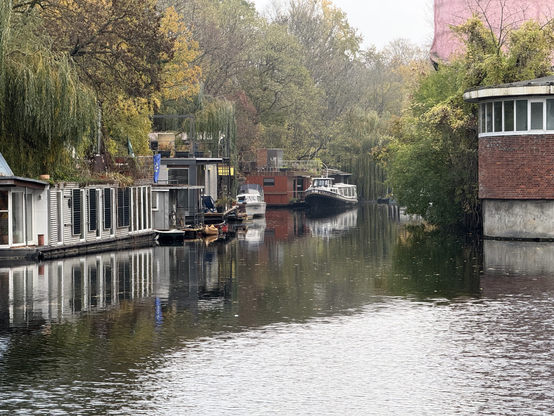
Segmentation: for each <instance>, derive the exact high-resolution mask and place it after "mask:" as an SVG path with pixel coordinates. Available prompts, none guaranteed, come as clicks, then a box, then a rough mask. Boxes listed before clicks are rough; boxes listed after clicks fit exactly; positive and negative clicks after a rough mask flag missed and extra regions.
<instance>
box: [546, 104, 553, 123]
mask: <svg viewBox="0 0 554 416" xmlns="http://www.w3.org/2000/svg"><path fill="white" fill-rule="evenodd" d="M546 129H547V130H554V100H546Z"/></svg>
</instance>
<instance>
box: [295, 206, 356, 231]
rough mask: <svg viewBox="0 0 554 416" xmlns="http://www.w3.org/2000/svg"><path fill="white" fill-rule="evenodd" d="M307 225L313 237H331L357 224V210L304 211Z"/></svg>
mask: <svg viewBox="0 0 554 416" xmlns="http://www.w3.org/2000/svg"><path fill="white" fill-rule="evenodd" d="M306 216H308V218H309V219H308V220H307V223H308V227H309V228H310V233H311V235H313V236H314V237H323V238H333V237H337V236H338V235H340V234H341V233H344V232H347V231H349V230H350V229H352V228H354V227H356V226H357V225H358V210H357V209H351V210H348V211H343V212H338V213H335V212H331V213H328V212H327V213H325V212H323V213H322V212H316V213H313V212H310V211H308V212H306Z"/></svg>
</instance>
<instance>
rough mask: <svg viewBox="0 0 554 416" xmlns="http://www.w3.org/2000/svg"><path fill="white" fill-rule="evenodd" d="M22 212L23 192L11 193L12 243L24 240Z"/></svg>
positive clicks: (20, 242) (19, 242)
mask: <svg viewBox="0 0 554 416" xmlns="http://www.w3.org/2000/svg"><path fill="white" fill-rule="evenodd" d="M24 212H25V210H24V207H23V193H22V192H17V193H15V192H14V193H12V235H13V243H14V244H22V243H24V242H25V239H24V236H25V234H24V231H25V224H24V217H23V214H24Z"/></svg>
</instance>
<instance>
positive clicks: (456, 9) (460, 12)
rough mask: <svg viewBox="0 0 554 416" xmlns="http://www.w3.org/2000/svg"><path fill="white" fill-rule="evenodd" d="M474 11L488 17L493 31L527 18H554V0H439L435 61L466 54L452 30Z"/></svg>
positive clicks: (541, 19)
mask: <svg viewBox="0 0 554 416" xmlns="http://www.w3.org/2000/svg"><path fill="white" fill-rule="evenodd" d="M473 13H477V14H478V15H480V16H486V17H487V21H488V22H489V24H490V26H491V28H492V30H494V31H495V33H499V31H500V29H501V28H502V27H504V28H506V27H510V26H512V27H513V26H516V27H517V26H519V25H521V23H523V22H524V21H526V20H538V21H539V22H545V21H547V20H550V19H552V18H553V17H554V2H553V1H552V0H435V7H434V22H435V35H434V39H433V44H432V46H431V60H432V61H433V62H437V63H438V62H441V61H447V60H448V59H449V58H450V56H452V55H453V54H457V53H462V52H463V49H462V48H461V42H460V41H459V40H458V39H457V38H456V36H455V35H454V34H453V33H452V31H451V30H450V27H451V26H457V25H460V24H462V23H463V22H465V21H466V20H467V19H468V18H469V17H471V16H472V14H473Z"/></svg>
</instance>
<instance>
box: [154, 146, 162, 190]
mask: <svg viewBox="0 0 554 416" xmlns="http://www.w3.org/2000/svg"><path fill="white" fill-rule="evenodd" d="M161 161H162V155H160V154H159V153H158V154H157V155H154V183H158V177H159V176H160V163H161Z"/></svg>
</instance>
